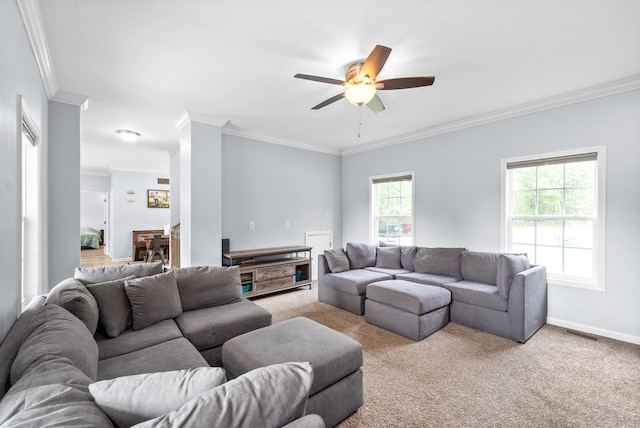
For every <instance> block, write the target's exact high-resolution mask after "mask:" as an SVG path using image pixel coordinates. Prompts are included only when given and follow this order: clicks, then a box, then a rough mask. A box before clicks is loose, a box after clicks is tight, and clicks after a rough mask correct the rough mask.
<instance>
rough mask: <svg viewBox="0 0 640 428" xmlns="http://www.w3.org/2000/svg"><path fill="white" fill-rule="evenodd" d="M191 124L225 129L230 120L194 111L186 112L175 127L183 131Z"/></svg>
mask: <svg viewBox="0 0 640 428" xmlns="http://www.w3.org/2000/svg"><path fill="white" fill-rule="evenodd" d="M189 122H199V123H204V124H206V125H213V126H217V127H218V128H223V127H224V126H225V125H226V124H227V123H229V119H227V118H223V117H220V116H215V115H211V114H205V113H199V112H196V111H193V110H185V111H184V112H183V113H182V114H181V115H180V117H179V118H178V120H176V122H175V126H176V128H178V129H182V128H184V127H185V126H186V125H187V124H188V123H189Z"/></svg>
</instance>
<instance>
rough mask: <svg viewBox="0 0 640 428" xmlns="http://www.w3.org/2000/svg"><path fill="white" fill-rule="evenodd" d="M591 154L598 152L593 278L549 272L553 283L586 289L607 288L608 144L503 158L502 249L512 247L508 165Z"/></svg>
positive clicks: (501, 182) (603, 289)
mask: <svg viewBox="0 0 640 428" xmlns="http://www.w3.org/2000/svg"><path fill="white" fill-rule="evenodd" d="M589 153H596V154H597V159H596V183H595V186H596V207H595V209H596V215H595V227H594V242H593V251H594V258H593V259H594V278H592V279H586V278H577V277H570V276H567V275H554V274H549V273H547V281H548V282H549V284H551V285H560V286H567V287H576V288H583V289H587V290H595V291H601V292H605V291H606V258H605V253H606V237H605V234H606V189H607V185H606V164H607V162H606V146H594V147H586V148H580V149H572V150H563V151H558V152H548V153H540V154H535V155H527V156H518V157H512V158H505V159H501V160H500V248H501V251H503V252H508V251H510V249H511V244H510V243H511V230H510V228H509V202H510V201H509V199H508V195H507V192H508V190H509V188H510V186H509V183H508V169H507V165H508V164H514V163H529V162H535V161H541V160H544V159H547V158H562V157H566V158H567V159H570V158H574V157H577V156H581V155H586V154H589Z"/></svg>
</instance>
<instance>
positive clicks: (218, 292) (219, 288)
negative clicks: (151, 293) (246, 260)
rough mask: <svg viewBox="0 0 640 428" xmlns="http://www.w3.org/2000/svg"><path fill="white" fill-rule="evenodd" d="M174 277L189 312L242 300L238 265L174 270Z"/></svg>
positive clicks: (183, 303)
mask: <svg viewBox="0 0 640 428" xmlns="http://www.w3.org/2000/svg"><path fill="white" fill-rule="evenodd" d="M173 274H174V276H175V278H176V282H177V284H178V291H179V292H180V300H182V309H183V310H185V311H190V310H193V309H200V308H208V307H210V306H220V305H226V304H228V303H233V302H237V301H238V299H240V298H241V297H242V286H241V285H240V268H239V267H238V266H231V267H221V266H191V267H185V268H182V269H174V271H173Z"/></svg>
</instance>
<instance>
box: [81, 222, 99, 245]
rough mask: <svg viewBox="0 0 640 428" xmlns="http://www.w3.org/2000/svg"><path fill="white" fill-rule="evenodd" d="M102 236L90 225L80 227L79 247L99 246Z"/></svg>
mask: <svg viewBox="0 0 640 428" xmlns="http://www.w3.org/2000/svg"><path fill="white" fill-rule="evenodd" d="M100 244H102V237H101V233H100V231H99V230H96V229H94V228H92V227H81V228H80V248H100Z"/></svg>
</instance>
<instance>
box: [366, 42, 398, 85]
mask: <svg viewBox="0 0 640 428" xmlns="http://www.w3.org/2000/svg"><path fill="white" fill-rule="evenodd" d="M390 53H391V48H388V47H386V46H382V45H376V47H375V48H373V50H372V51H371V53H370V54H369V56H368V57H367V59H366V61H365V62H364V64H362V68H361V69H360V75H361V76H364V75H367V76H369V78H370V79H371V80H376V76H377V75H378V73H380V70H382V67H384V63H385V62H387V58H389V54H390Z"/></svg>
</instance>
